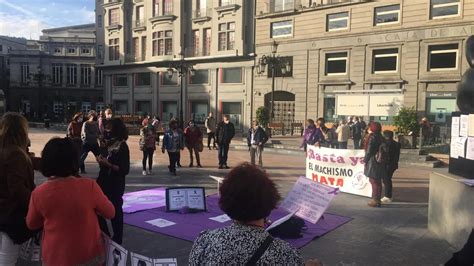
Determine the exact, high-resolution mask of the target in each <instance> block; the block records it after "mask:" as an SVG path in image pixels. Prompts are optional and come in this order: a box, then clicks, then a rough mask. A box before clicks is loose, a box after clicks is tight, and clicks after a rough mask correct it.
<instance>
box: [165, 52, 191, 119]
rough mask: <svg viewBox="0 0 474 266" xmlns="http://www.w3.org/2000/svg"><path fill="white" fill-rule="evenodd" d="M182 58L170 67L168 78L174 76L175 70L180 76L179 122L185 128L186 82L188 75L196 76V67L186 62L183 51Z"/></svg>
mask: <svg viewBox="0 0 474 266" xmlns="http://www.w3.org/2000/svg"><path fill="white" fill-rule="evenodd" d="M180 58H181V60H180V61H179V62H172V63H171V64H170V66H169V67H168V73H167V74H168V78H169V79H171V78H172V77H173V74H174V71H176V72H177V73H178V77H179V78H180V83H181V84H180V89H181V90H180V97H179V103H180V104H179V123H180V127H181V128H184V114H183V105H184V99H183V96H184V92H183V91H184V83H185V82H186V75H188V73H189V75H190V76H191V77H192V76H194V68H193V65H192V64H190V63H187V62H185V60H184V55H183V53H180Z"/></svg>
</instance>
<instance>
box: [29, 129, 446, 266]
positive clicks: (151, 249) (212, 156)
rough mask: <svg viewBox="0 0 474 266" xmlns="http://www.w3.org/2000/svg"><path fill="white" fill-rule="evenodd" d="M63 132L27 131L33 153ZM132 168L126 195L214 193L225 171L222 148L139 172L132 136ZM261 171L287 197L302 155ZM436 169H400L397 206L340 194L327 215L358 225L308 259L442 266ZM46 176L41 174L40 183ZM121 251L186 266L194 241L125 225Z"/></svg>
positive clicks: (232, 156)
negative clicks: (431, 218) (189, 189)
mask: <svg viewBox="0 0 474 266" xmlns="http://www.w3.org/2000/svg"><path fill="white" fill-rule="evenodd" d="M64 135H65V133H64V132H56V131H50V130H48V131H47V130H42V129H41V130H39V129H38V130H35V129H33V130H32V131H31V134H30V139H31V143H32V147H31V151H33V152H35V153H37V154H40V152H41V150H42V147H43V146H44V144H45V143H46V141H47V140H48V139H49V138H51V137H53V136H64ZM128 145H129V147H130V151H131V163H132V168H131V172H130V174H129V175H128V176H127V186H126V191H127V192H130V191H137V190H144V189H148V188H153V187H159V186H171V185H193V186H196V185H198V186H203V187H205V188H206V193H207V194H212V193H215V192H216V184H215V182H214V181H213V180H211V179H210V178H209V175H216V176H224V175H225V174H226V173H227V172H228V170H218V169H217V151H215V150H212V151H209V150H204V151H203V152H202V153H201V159H202V165H203V166H204V167H203V168H201V169H199V168H188V167H187V165H188V164H189V155H188V152H187V151H184V152H183V153H182V155H181V156H182V157H181V158H182V159H181V164H182V165H183V166H184V167H183V168H179V169H178V175H177V176H176V177H173V176H170V175H169V173H168V171H167V165H168V156H167V155H166V154H162V153H161V151H157V152H156V153H155V159H154V161H155V168H154V170H153V172H154V175H153V176H142V175H141V170H142V169H141V156H142V155H141V151H139V149H138V137H137V136H131V137H130V139H129V141H128ZM263 157H264V159H263V160H264V167H265V169H266V171H267V172H268V173H269V175H270V177H271V178H272V179H273V180H274V181H275V182H276V184H277V185H278V188H279V190H280V192H281V194H282V196H285V195H286V194H287V193H288V191H289V190H290V189H291V187H292V185H293V183H294V182H295V180H296V179H297V177H298V176H301V175H304V173H305V170H304V166H305V158H304V154H303V152H301V155H298V154H293V155H284V154H277V153H269V152H266V153H264V155H263ZM248 158H249V156H248V153H247V152H246V151H242V150H238V151H237V150H231V151H230V152H229V165H230V166H234V165H237V164H238V163H240V162H244V161H247V160H248ZM86 170H87V172H88V174H87V176H89V177H91V178H96V177H97V175H98V167H97V164H96V163H95V161H94V160H93V157H92V154H91V155H90V156H89V158H88V163H87V165H86ZM431 171H433V169H431V168H422V167H404V166H402V167H401V169H399V170H398V171H397V172H396V173H395V176H394V199H395V201H394V202H393V203H392V204H386V205H383V207H382V208H379V209H372V208H368V207H367V206H366V203H367V201H368V199H367V198H364V197H359V196H354V195H350V194H344V193H342V194H339V195H338V196H337V197H336V198H335V199H334V201H333V203H332V205H331V206H330V208H329V210H328V212H330V213H334V214H338V215H343V216H349V217H352V218H353V220H352V221H351V222H349V223H347V224H345V225H343V226H342V227H340V228H338V229H336V230H334V231H332V232H330V233H328V234H327V235H325V236H323V237H321V238H318V239H315V240H314V241H312V242H311V243H310V244H309V245H307V246H305V247H303V248H302V249H301V250H300V251H301V254H302V256H303V257H304V258H305V259H309V258H318V259H320V260H321V261H322V262H323V263H324V265H440V264H444V262H446V261H447V260H448V259H449V258H450V257H451V255H452V253H453V252H454V251H455V250H454V249H453V247H451V246H450V245H449V243H447V242H446V241H444V240H442V239H439V238H437V236H436V235H435V234H433V233H431V232H429V231H428V230H427V215H428V186H429V173H430V172H431ZM42 181H44V178H42V177H41V176H40V174H37V183H40V182H42ZM124 246H125V247H126V248H127V249H129V250H130V251H131V252H136V253H140V254H143V255H146V256H149V257H154V258H160V257H161V258H162V257H175V258H178V263H179V264H181V265H185V264H187V261H188V255H189V251H190V249H191V246H192V243H191V242H188V241H184V240H180V239H176V238H173V237H169V236H165V235H161V234H157V233H153V232H149V231H145V230H143V229H140V228H136V227H132V226H127V225H125V232H124Z"/></svg>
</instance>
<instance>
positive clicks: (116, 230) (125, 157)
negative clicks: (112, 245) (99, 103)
mask: <svg viewBox="0 0 474 266" xmlns="http://www.w3.org/2000/svg"><path fill="white" fill-rule="evenodd" d="M107 127H108V129H109V130H110V137H111V138H110V139H109V140H107V142H106V148H107V156H106V157H104V156H102V155H99V156H97V158H96V159H97V162H98V163H99V166H100V172H99V177H98V178H97V184H99V186H100V188H101V189H102V191H103V192H104V194H105V195H106V196H107V198H108V199H109V200H110V201H111V202H112V204H113V205H114V207H115V217H114V218H113V219H112V229H113V232H110V231H109V228H108V226H107V224H106V222H105V220H104V219H102V218H100V217H99V221H100V226H101V229H102V231H104V232H105V233H106V234H108V235H109V236H111V235H113V237H112V240H113V241H115V242H116V243H118V244H122V236H123V211H122V205H123V199H122V196H123V193H124V192H125V176H126V175H128V173H129V171H130V151H129V149H128V145H127V142H126V141H127V139H128V132H127V128H126V127H125V124H124V123H123V122H122V120H121V119H120V118H112V120H110V122H109V123H108V124H107Z"/></svg>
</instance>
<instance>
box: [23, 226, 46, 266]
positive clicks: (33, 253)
mask: <svg viewBox="0 0 474 266" xmlns="http://www.w3.org/2000/svg"><path fill="white" fill-rule="evenodd" d="M40 243H41V232H39V233H37V234H35V235H34V236H33V237H32V238H30V239H29V240H28V241H26V242H25V243H23V245H21V248H20V254H19V256H20V258H21V259H23V260H25V261H31V262H35V261H40V260H41V244H40Z"/></svg>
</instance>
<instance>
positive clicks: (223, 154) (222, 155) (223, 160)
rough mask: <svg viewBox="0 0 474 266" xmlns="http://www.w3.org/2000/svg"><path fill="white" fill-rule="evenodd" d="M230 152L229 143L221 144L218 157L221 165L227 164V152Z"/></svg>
mask: <svg viewBox="0 0 474 266" xmlns="http://www.w3.org/2000/svg"><path fill="white" fill-rule="evenodd" d="M228 153H229V143H225V144H219V150H218V153H217V155H218V158H219V166H223V165H227V154H228Z"/></svg>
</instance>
